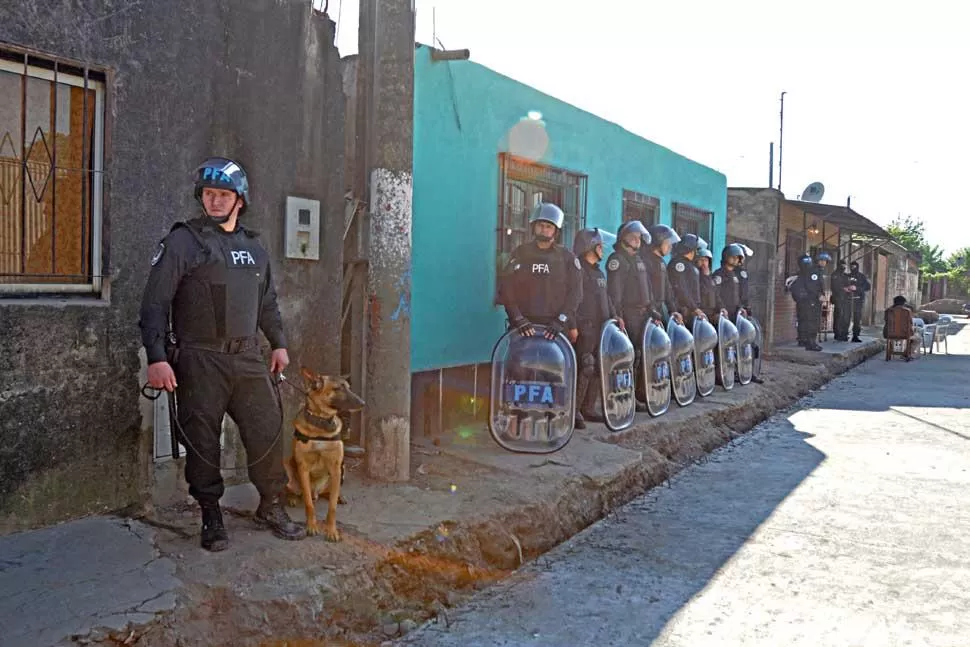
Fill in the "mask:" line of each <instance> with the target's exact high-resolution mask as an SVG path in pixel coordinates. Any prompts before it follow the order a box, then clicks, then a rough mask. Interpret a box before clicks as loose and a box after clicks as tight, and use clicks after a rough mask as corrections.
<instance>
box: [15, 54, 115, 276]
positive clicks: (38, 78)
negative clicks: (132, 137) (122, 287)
mask: <svg viewBox="0 0 970 647" xmlns="http://www.w3.org/2000/svg"><path fill="white" fill-rule="evenodd" d="M104 92H105V76H104V74H103V72H101V71H98V70H95V69H93V68H91V67H90V66H87V65H84V64H79V63H75V62H70V61H66V60H63V59H59V58H47V57H41V56H37V55H35V54H33V53H27V52H18V51H14V50H11V49H0V295H10V294H21V295H22V294H34V293H39V294H43V293H79V292H97V291H100V289H101V200H102V195H101V193H102V173H103V159H104V150H103V145H104V137H103V133H104Z"/></svg>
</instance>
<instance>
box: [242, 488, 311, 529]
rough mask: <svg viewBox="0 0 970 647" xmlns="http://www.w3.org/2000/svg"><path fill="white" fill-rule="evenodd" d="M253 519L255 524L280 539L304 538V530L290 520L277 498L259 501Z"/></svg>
mask: <svg viewBox="0 0 970 647" xmlns="http://www.w3.org/2000/svg"><path fill="white" fill-rule="evenodd" d="M254 518H255V520H256V523H258V524H259V525H261V526H266V527H267V528H269V529H270V530H271V531H272V532H273V534H274V535H276V536H277V537H279V538H280V539H289V540H296V539H303V538H304V537H306V528H304V527H303V526H300V525H298V524H296V523H294V521H293V520H292V519H290V515H288V514H286V510H284V509H283V504H281V503H280V499H279V497H278V496H273V497H271V498H264V499H260V501H259V507H258V508H256V515H255V517H254Z"/></svg>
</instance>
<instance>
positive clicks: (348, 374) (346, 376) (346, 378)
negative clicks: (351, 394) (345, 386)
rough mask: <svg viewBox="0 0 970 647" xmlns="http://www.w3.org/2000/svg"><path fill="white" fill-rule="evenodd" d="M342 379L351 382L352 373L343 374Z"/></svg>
mask: <svg viewBox="0 0 970 647" xmlns="http://www.w3.org/2000/svg"><path fill="white" fill-rule="evenodd" d="M340 379H341V380H344V381H346V382H347V383H350V373H347V374H346V375H341V376H340Z"/></svg>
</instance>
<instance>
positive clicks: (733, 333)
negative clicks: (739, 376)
mask: <svg viewBox="0 0 970 647" xmlns="http://www.w3.org/2000/svg"><path fill="white" fill-rule="evenodd" d="M714 357H715V360H716V364H717V382H718V384H720V385H721V386H723V387H724V390H725V391H730V390H731V389H733V388H734V372H735V370H737V365H738V329H737V328H736V327H735V325H734V324H733V323H731V320H730V319H728V318H727V317H718V318H717V352H716V353H714Z"/></svg>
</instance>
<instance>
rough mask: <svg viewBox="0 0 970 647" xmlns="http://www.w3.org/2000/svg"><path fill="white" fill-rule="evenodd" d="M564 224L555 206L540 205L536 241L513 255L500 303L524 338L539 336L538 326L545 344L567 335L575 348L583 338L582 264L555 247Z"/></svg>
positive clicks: (533, 224) (535, 213)
mask: <svg viewBox="0 0 970 647" xmlns="http://www.w3.org/2000/svg"><path fill="white" fill-rule="evenodd" d="M565 220H566V216H565V214H563V212H562V209H560V208H559V207H557V206H556V205H554V204H552V203H549V202H543V203H541V204H539V205H537V206H536V208H535V209H534V210H533V212H532V215H531V216H530V217H529V224H530V225H531V227H532V235H533V237H534V239H533V240H532V242H528V243H523V244H522V245H519V246H518V247H517V248H516V249H515V250H514V251H513V252H512V256H511V257H510V258H509V262H508V265H507V266H506V270H505V274H504V276H503V277H502V280H501V282H500V288H499V299H500V301H501V303H502V305H503V306H505V313H506V314H507V315H508V318H509V324H510V325H511V326H512V328H514V329H516V330H517V331H518V332H519V334H520V335H522V336H524V337H531V336H532V335H534V334H535V332H536V331H535V328H534V327H533V326H534V325H535V324H539V325H543V326H546V332H545V337H546V339H550V340H552V339H555V338H556V335H557V334H559V333H563V334H565V335H566V336H567V337H568V338H569V341H570V342H572V343H575V342H576V339H577V338H578V337H579V330H578V329H577V327H576V326H577V324H576V309H577V308H578V307H579V304H580V302H581V301H582V299H583V277H582V270H581V266H580V264H579V259H578V258H576V256H575V255H574V254H573V253H572V252H571V251H569V250H568V249H566V248H565V247H563V246H562V245H560V244H559V243H557V242H556V236H557V235H558V234H559V232H560V231H562V226H563V223H564V222H565Z"/></svg>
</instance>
